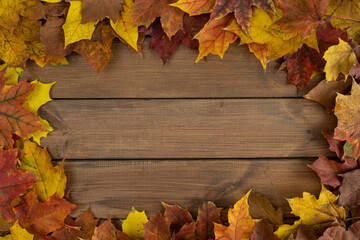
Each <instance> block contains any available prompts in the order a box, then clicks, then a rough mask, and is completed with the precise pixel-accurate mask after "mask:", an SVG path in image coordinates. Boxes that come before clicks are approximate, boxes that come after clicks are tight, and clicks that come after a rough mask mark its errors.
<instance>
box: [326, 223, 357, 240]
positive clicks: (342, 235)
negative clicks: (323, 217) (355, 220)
mask: <svg viewBox="0 0 360 240" xmlns="http://www.w3.org/2000/svg"><path fill="white" fill-rule="evenodd" d="M333 239H336V240H358V239H359V238H358V237H355V236H354V234H353V233H352V232H350V231H346V229H345V228H342V227H341V226H336V227H330V228H328V229H326V231H325V232H324V234H323V235H322V236H321V237H320V238H319V240H333Z"/></svg>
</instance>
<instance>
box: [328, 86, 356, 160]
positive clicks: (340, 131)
mask: <svg viewBox="0 0 360 240" xmlns="http://www.w3.org/2000/svg"><path fill="white" fill-rule="evenodd" d="M359 102H360V86H359V85H358V84H357V83H356V82H355V81H353V84H352V88H351V95H342V94H338V96H337V97H336V107H335V115H336V117H337V119H338V125H337V127H336V128H335V134H334V138H336V139H338V140H341V141H348V142H349V143H350V144H351V145H354V146H355V148H354V149H353V152H354V153H356V152H359V151H358V149H359V147H358V146H359V138H360V128H359V126H360V122H359V121H360V116H359V113H360V112H359ZM346 155H348V154H345V156H346ZM353 157H354V158H355V160H356V159H357V158H358V157H359V154H354V156H353Z"/></svg>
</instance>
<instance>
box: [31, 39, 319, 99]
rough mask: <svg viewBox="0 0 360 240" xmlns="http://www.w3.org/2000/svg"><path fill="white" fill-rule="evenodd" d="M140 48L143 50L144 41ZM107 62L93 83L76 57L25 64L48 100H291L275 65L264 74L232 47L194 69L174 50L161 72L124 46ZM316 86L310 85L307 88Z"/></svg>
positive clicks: (92, 74) (149, 56)
mask: <svg viewBox="0 0 360 240" xmlns="http://www.w3.org/2000/svg"><path fill="white" fill-rule="evenodd" d="M144 46H148V41H146V43H145V45H144ZM113 54H114V56H113V59H112V60H111V62H110V63H109V64H108V66H107V67H106V68H105V70H104V71H103V72H102V73H101V76H100V79H99V80H97V73H96V71H95V70H94V69H93V68H92V67H91V66H90V65H89V64H88V63H87V62H86V61H85V60H84V59H83V58H82V57H81V56H80V55H75V54H72V55H71V56H70V57H68V60H69V62H70V65H68V66H46V67H44V68H40V67H38V66H36V65H35V64H34V63H29V64H28V66H27V67H26V69H25V72H24V76H25V77H26V78H29V79H30V80H34V79H40V80H41V81H43V82H53V81H56V82H57V83H56V85H55V86H54V87H53V92H52V96H53V98H231V97H297V96H302V95H303V94H304V93H307V89H306V90H305V91H303V92H301V93H300V94H297V92H296V88H295V87H294V86H292V85H289V84H287V83H286V74H285V72H283V71H282V72H278V71H277V69H278V67H279V65H278V64H276V63H271V64H269V66H268V68H267V71H266V73H265V71H264V69H263V68H262V66H261V64H260V62H259V61H258V60H257V59H256V58H255V56H254V55H253V54H252V53H250V51H249V50H248V48H247V47H246V46H236V45H234V44H233V45H232V46H231V47H230V49H229V50H228V51H227V52H226V54H225V57H224V59H223V60H221V59H220V58H219V57H218V56H209V57H208V58H207V61H206V62H205V61H201V62H200V63H198V64H195V59H196V56H197V51H194V50H191V49H188V48H187V47H185V46H180V47H179V49H178V50H177V51H176V53H175V54H174V56H173V57H172V58H171V59H170V60H169V62H168V63H167V64H166V65H165V66H163V63H162V61H161V59H160V58H159V57H158V56H157V55H156V53H155V51H154V50H153V49H148V48H147V47H144V58H143V59H140V58H139V56H138V54H137V53H136V52H134V51H132V50H130V49H129V48H128V47H127V46H126V45H124V44H120V43H115V44H114V46H113ZM316 82H318V81H315V82H314V81H313V84H312V86H314V84H316Z"/></svg>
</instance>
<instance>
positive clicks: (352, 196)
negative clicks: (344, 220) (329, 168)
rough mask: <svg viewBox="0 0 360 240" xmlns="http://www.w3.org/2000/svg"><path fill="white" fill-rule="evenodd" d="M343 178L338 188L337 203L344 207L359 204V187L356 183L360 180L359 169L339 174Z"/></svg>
mask: <svg viewBox="0 0 360 240" xmlns="http://www.w3.org/2000/svg"><path fill="white" fill-rule="evenodd" d="M340 176H341V177H342V178H343V180H342V184H341V186H340V188H339V191H340V197H339V203H340V204H341V205H342V206H344V207H352V206H357V205H359V204H360V187H359V186H358V184H354V183H357V182H358V181H359V180H360V169H357V170H354V171H351V172H346V173H344V174H341V175H340Z"/></svg>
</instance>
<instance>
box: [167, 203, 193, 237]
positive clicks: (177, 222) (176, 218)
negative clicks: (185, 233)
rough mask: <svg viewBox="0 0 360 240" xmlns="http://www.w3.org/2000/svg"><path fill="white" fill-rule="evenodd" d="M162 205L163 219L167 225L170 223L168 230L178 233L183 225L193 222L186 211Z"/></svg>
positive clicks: (178, 207) (173, 206) (176, 206)
mask: <svg viewBox="0 0 360 240" xmlns="http://www.w3.org/2000/svg"><path fill="white" fill-rule="evenodd" d="M162 205H163V206H164V208H165V213H164V217H165V219H166V220H167V221H168V222H169V223H171V227H170V228H171V229H172V230H174V231H175V232H177V231H179V230H180V228H181V227H182V226H183V225H184V224H185V223H192V222H194V220H193V218H192V216H191V214H190V213H189V211H188V210H187V209H185V208H182V207H180V206H179V205H169V204H166V203H164V202H163V203H162Z"/></svg>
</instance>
